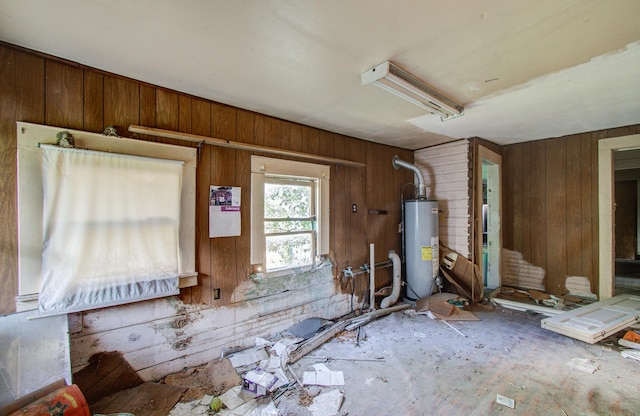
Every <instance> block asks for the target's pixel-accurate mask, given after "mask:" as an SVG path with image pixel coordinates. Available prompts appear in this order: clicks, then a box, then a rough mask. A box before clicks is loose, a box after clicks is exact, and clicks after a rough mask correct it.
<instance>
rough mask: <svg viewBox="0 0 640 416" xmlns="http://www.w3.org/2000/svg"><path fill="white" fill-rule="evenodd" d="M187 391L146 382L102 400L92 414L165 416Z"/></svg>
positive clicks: (93, 407) (182, 388)
mask: <svg viewBox="0 0 640 416" xmlns="http://www.w3.org/2000/svg"><path fill="white" fill-rule="evenodd" d="M185 390H186V388H185V387H177V386H170V385H168V384H158V383H152V382H146V383H142V384H139V385H138V386H136V387H132V388H130V389H127V390H122V391H120V392H118V393H115V394H112V395H110V396H107V397H105V398H103V399H101V400H100V401H99V402H97V403H95V404H94V405H93V406H92V407H91V412H92V414H95V413H102V414H110V413H121V412H127V413H132V414H134V415H149V416H165V415H167V414H168V413H169V412H170V411H171V409H172V408H173V406H175V404H176V403H178V400H180V397H181V396H182V393H184V392H185Z"/></svg>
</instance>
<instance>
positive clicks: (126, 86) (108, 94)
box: [104, 76, 140, 136]
mask: <svg viewBox="0 0 640 416" xmlns="http://www.w3.org/2000/svg"><path fill="white" fill-rule="evenodd" d="M104 124H105V127H106V126H114V127H116V128H117V129H118V134H120V135H121V136H129V134H128V133H127V128H129V125H130V124H140V86H139V84H138V83H137V82H135V81H132V80H128V79H124V78H116V77H107V76H105V78H104Z"/></svg>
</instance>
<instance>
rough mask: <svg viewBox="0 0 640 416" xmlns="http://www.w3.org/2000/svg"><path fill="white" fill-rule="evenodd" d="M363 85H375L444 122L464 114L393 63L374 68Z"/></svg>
mask: <svg viewBox="0 0 640 416" xmlns="http://www.w3.org/2000/svg"><path fill="white" fill-rule="evenodd" d="M361 79H362V85H367V84H373V85H375V86H377V87H380V88H382V89H383V90H385V91H388V92H390V93H392V94H394V95H396V96H398V97H400V98H402V99H404V100H407V101H409V102H410V103H413V104H415V105H417V106H418V107H422V108H424V109H425V110H427V111H428V112H430V113H432V114H438V115H440V117H441V119H442V121H445V120H451V119H452V118H456V117H459V116H461V115H462V114H464V107H463V106H462V105H461V104H458V103H457V102H455V101H453V100H452V99H451V98H448V97H446V96H445V95H444V94H442V93H441V92H439V91H438V90H436V89H435V88H433V87H432V86H430V85H429V84H427V83H425V82H424V81H422V80H420V79H418V78H416V77H415V76H413V75H411V74H410V73H408V72H407V71H405V70H404V69H402V68H400V67H399V66H397V65H395V64H394V63H392V62H391V61H384V62H383V63H381V64H379V65H376V66H374V67H373V68H371V69H369V70H368V71H366V72H364V73H363V74H362V76H361Z"/></svg>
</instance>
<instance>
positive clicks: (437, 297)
mask: <svg viewBox="0 0 640 416" xmlns="http://www.w3.org/2000/svg"><path fill="white" fill-rule="evenodd" d="M457 298H458V295H456V294H453V293H446V292H442V293H435V294H433V295H430V296H425V297H423V298H420V299H418V300H417V301H416V312H422V311H426V310H429V304H430V303H431V302H434V303H435V302H446V301H448V300H451V299H457Z"/></svg>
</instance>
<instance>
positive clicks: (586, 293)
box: [564, 276, 598, 300]
mask: <svg viewBox="0 0 640 416" xmlns="http://www.w3.org/2000/svg"><path fill="white" fill-rule="evenodd" d="M564 287H565V288H566V289H567V290H568V295H569V296H577V297H580V298H585V299H593V300H598V296H597V295H596V294H595V293H593V292H591V282H590V281H589V279H587V278H586V277H584V276H568V277H567V278H566V279H565V280H564Z"/></svg>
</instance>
